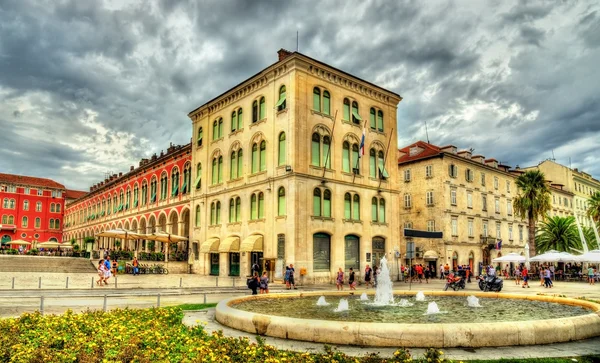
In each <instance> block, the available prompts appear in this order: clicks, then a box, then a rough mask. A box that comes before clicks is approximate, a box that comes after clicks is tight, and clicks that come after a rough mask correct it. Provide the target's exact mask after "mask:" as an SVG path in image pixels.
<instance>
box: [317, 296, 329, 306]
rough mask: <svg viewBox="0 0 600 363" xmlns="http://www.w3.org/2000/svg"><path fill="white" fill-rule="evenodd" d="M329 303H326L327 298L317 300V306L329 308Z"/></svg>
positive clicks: (322, 297)
mask: <svg viewBox="0 0 600 363" xmlns="http://www.w3.org/2000/svg"><path fill="white" fill-rule="evenodd" d="M327 305H329V303H328V302H327V301H325V296H321V297H320V298H319V300H317V306H327Z"/></svg>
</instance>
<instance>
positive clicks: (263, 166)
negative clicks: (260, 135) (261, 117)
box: [260, 140, 267, 171]
mask: <svg viewBox="0 0 600 363" xmlns="http://www.w3.org/2000/svg"><path fill="white" fill-rule="evenodd" d="M265 170H267V142H266V141H264V140H263V141H262V142H261V143H260V171H265Z"/></svg>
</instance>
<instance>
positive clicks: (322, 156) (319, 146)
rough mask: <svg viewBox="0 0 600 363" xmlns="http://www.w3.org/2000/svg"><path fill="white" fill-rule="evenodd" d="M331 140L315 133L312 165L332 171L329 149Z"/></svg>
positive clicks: (312, 143)
mask: <svg viewBox="0 0 600 363" xmlns="http://www.w3.org/2000/svg"><path fill="white" fill-rule="evenodd" d="M330 145H331V139H330V138H329V136H327V135H325V136H323V137H321V135H319V134H318V133H316V132H315V133H313V135H312V142H311V164H312V165H314V166H325V163H327V166H326V168H327V169H331V155H329V147H330Z"/></svg>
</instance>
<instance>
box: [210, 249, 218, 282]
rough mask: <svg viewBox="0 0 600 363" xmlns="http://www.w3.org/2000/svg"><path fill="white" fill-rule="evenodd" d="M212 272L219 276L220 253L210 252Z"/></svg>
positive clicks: (213, 274)
mask: <svg viewBox="0 0 600 363" xmlns="http://www.w3.org/2000/svg"><path fill="white" fill-rule="evenodd" d="M210 274H211V275H212V276H219V254H218V253H211V254H210Z"/></svg>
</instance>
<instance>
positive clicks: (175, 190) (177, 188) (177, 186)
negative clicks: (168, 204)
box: [171, 185, 179, 197]
mask: <svg viewBox="0 0 600 363" xmlns="http://www.w3.org/2000/svg"><path fill="white" fill-rule="evenodd" d="M178 191H179V185H175V187H173V191H171V196H172V197H174V196H176V195H177V192H178Z"/></svg>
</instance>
